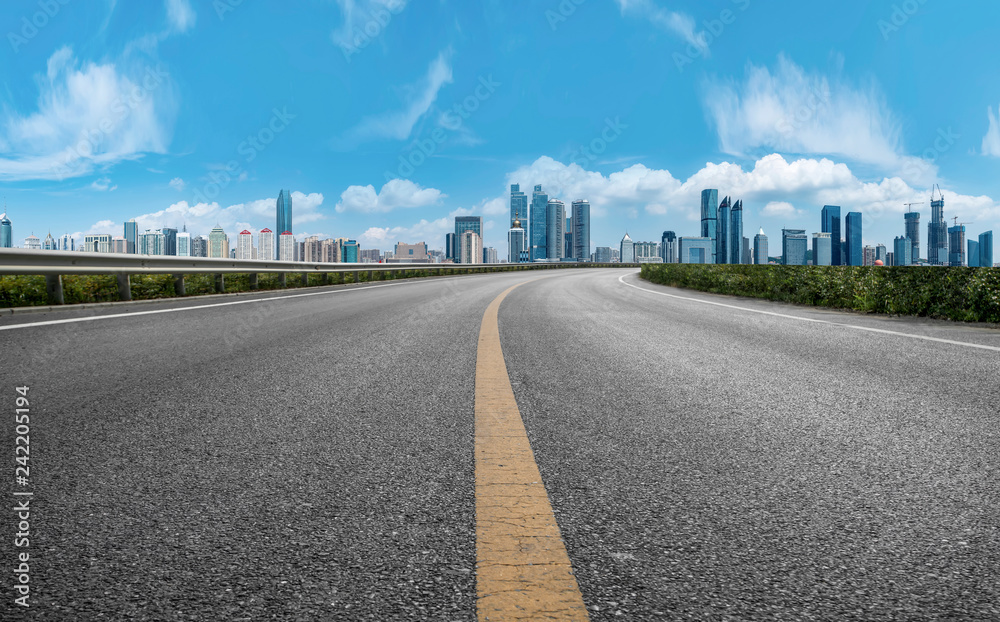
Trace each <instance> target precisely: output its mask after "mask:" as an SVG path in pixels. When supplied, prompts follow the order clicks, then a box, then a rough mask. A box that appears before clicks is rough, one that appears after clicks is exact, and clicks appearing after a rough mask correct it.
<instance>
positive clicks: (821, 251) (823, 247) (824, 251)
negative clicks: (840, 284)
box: [812, 232, 833, 266]
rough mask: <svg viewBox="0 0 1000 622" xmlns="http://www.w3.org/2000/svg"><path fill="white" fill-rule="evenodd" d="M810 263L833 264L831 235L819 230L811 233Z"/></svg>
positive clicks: (816, 264)
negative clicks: (811, 249) (811, 250)
mask: <svg viewBox="0 0 1000 622" xmlns="http://www.w3.org/2000/svg"><path fill="white" fill-rule="evenodd" d="M812 263H813V265H814V266H832V265H833V236H832V234H830V233H826V232H820V233H814V234H813V252H812Z"/></svg>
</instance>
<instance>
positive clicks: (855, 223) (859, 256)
mask: <svg viewBox="0 0 1000 622" xmlns="http://www.w3.org/2000/svg"><path fill="white" fill-rule="evenodd" d="M845 221H846V222H845V224H846V225H847V238H846V239H847V265H849V266H860V265H863V264H864V249H863V248H862V246H861V212H848V213H847V218H846V219H845Z"/></svg>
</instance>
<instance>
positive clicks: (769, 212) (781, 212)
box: [761, 201, 802, 218]
mask: <svg viewBox="0 0 1000 622" xmlns="http://www.w3.org/2000/svg"><path fill="white" fill-rule="evenodd" d="M800 214H802V210H797V209H795V206H794V205H792V204H791V203H788V202H787V201H771V202H770V203H768V204H767V205H765V206H764V209H763V210H761V215H763V216H778V217H781V218H790V217H792V216H798V215H800Z"/></svg>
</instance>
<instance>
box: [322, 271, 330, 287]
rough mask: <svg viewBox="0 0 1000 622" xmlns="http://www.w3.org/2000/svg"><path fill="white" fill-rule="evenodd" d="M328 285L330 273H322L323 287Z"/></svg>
mask: <svg viewBox="0 0 1000 622" xmlns="http://www.w3.org/2000/svg"><path fill="white" fill-rule="evenodd" d="M329 284H330V273H329V272H324V273H323V285H329Z"/></svg>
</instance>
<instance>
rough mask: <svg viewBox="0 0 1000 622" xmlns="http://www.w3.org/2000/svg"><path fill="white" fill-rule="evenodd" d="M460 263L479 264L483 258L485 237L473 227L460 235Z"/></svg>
mask: <svg viewBox="0 0 1000 622" xmlns="http://www.w3.org/2000/svg"><path fill="white" fill-rule="evenodd" d="M458 258H459V263H463V264H465V263H468V264H478V263H482V260H483V239H482V238H481V237H479V234H478V233H476V232H475V231H473V230H472V229H466V230H465V231H463V232H462V233H461V234H460V235H459V236H458Z"/></svg>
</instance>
